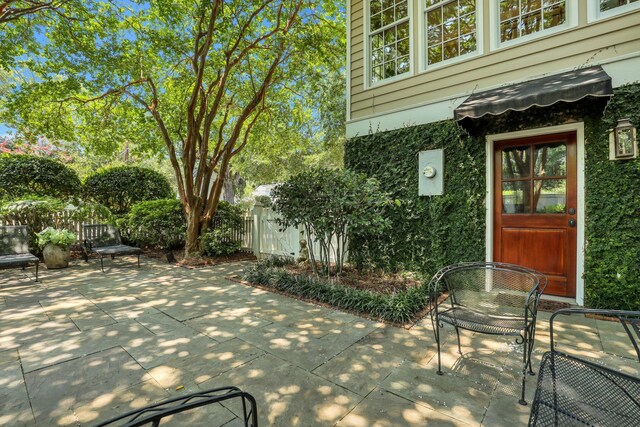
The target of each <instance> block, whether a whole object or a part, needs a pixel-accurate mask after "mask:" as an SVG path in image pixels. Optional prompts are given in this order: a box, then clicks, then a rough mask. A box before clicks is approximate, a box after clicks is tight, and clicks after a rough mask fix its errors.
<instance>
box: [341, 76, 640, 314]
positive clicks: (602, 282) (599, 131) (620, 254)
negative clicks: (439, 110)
mask: <svg viewBox="0 0 640 427" xmlns="http://www.w3.org/2000/svg"><path fill="white" fill-rule="evenodd" d="M614 93H615V94H614V96H613V97H612V99H611V100H610V101H609V103H608V104H606V100H605V99H592V98H586V99H584V100H582V101H580V102H576V103H557V104H555V105H553V106H551V107H547V108H538V107H533V108H530V109H528V110H526V111H524V112H508V113H505V114H503V115H501V116H498V117H493V116H487V117H485V118H483V119H481V120H476V121H474V122H473V123H467V124H465V129H463V128H462V127H460V126H458V125H457V124H456V123H454V122H453V121H443V122H437V123H430V124H427V125H421V126H413V127H406V128H402V129H398V130H395V131H389V132H379V133H375V134H370V135H365V136H361V137H356V138H352V139H350V140H349V141H348V143H347V145H346V149H345V163H346V166H347V167H348V168H351V169H353V170H356V171H358V172H363V173H366V174H368V175H369V176H372V177H375V178H377V179H378V180H379V181H380V182H381V184H382V186H383V188H384V189H385V190H386V191H388V192H389V193H390V194H391V196H392V198H394V199H397V202H396V203H395V204H394V205H392V206H390V207H388V208H387V215H388V218H389V219H390V220H391V224H392V225H391V229H390V230H389V232H388V233H386V234H385V235H384V236H382V237H357V238H354V239H352V240H351V254H350V257H351V260H352V261H354V262H356V263H357V264H360V265H362V266H374V267H379V268H383V269H389V270H417V271H422V272H424V273H426V274H428V275H430V274H433V273H434V272H435V271H437V270H438V269H439V268H440V267H442V266H444V265H447V264H452V263H456V262H461V261H477V260H482V259H484V257H485V192H486V184H485V176H486V175H485V172H486V171H485V169H486V168H485V161H486V153H485V142H484V141H485V136H486V135H488V134H494V133H502V132H513V131H516V130H523V129H531V128H540V127H546V126H554V125H559V124H562V123H567V122H576V121H582V122H584V123H585V139H586V144H585V174H586V176H585V182H586V183H585V185H586V213H585V215H586V240H587V248H586V259H585V277H584V278H585V288H586V289H585V291H586V301H585V304H586V305H587V306H590V307H602V308H620V309H640V159H634V160H626V161H618V162H614V161H611V160H609V132H608V129H611V128H613V127H615V125H616V123H617V120H618V119H621V118H629V119H630V120H631V122H632V123H634V124H635V125H636V126H638V127H640V84H635V85H627V86H624V87H621V88H618V89H616V90H615V91H614ZM605 105H606V107H605ZM603 111H604V116H603ZM436 148H442V149H444V152H445V176H444V185H445V190H444V194H443V195H442V196H432V197H424V196H423V197H420V196H418V170H417V169H418V167H417V164H418V162H417V153H418V152H419V151H423V150H430V149H436Z"/></svg>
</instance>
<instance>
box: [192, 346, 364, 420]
mask: <svg viewBox="0 0 640 427" xmlns="http://www.w3.org/2000/svg"><path fill="white" fill-rule="evenodd" d="M215 384H228V385H235V386H237V387H241V388H243V389H245V390H247V391H250V393H251V394H252V395H253V396H254V397H255V398H256V400H257V401H258V418H259V420H261V421H260V422H261V423H264V425H268V426H327V425H333V424H335V423H336V422H337V421H339V420H340V419H341V418H342V417H344V416H345V415H346V414H347V413H348V412H349V411H350V410H351V409H352V408H353V407H354V406H355V405H356V404H357V403H358V402H359V401H360V400H361V398H360V397H359V396H358V395H356V394H355V393H353V392H351V391H349V390H347V389H344V388H342V387H339V386H337V385H335V384H333V383H331V382H329V381H326V380H324V379H322V378H320V377H317V376H315V375H313V374H311V373H310V372H308V371H306V370H304V369H301V368H299V367H296V366H294V365H292V364H290V363H288V362H286V361H284V360H281V359H278V358H276V357H274V356H271V355H268V354H267V355H264V356H262V357H259V358H257V359H255V360H253V361H251V362H249V363H247V364H245V365H242V366H240V367H239V368H237V369H233V370H231V371H229V372H227V373H225V374H223V375H221V376H219V377H217V378H213V379H212V380H210V381H207V382H204V383H202V384H200V388H201V389H206V388H210V387H212V386H214V385H215ZM231 409H232V410H234V409H233V407H231Z"/></svg>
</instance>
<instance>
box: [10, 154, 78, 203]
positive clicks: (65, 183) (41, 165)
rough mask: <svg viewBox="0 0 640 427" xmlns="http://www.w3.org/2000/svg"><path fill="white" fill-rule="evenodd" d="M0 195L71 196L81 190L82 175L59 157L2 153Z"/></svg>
mask: <svg viewBox="0 0 640 427" xmlns="http://www.w3.org/2000/svg"><path fill="white" fill-rule="evenodd" d="M0 182H1V183H2V185H1V186H0V197H2V198H5V199H16V198H20V197H26V196H40V197H45V196H46V197H56V198H63V199H66V198H70V197H74V196H77V195H78V194H79V193H80V189H81V184H80V179H79V178H78V175H77V174H76V173H75V172H74V171H73V170H72V169H70V168H69V167H67V166H65V165H64V164H62V163H60V162H57V161H55V160H52V159H49V158H46V157H39V156H28V155H22V154H3V155H0Z"/></svg>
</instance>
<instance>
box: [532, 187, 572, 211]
mask: <svg viewBox="0 0 640 427" xmlns="http://www.w3.org/2000/svg"><path fill="white" fill-rule="evenodd" d="M533 191H534V194H533V201H534V203H535V206H536V213H544V214H564V213H565V212H566V209H567V180H566V179H541V180H535V181H534V184H533Z"/></svg>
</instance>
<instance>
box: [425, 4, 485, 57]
mask: <svg viewBox="0 0 640 427" xmlns="http://www.w3.org/2000/svg"><path fill="white" fill-rule="evenodd" d="M423 1H425V2H426V3H425V5H426V11H425V25H426V39H427V52H426V54H427V65H433V64H437V63H438V62H442V61H446V60H448V59H453V58H457V57H459V56H462V55H466V54H468V53H473V52H475V51H476V34H477V31H476V0H444V1H442V0H423Z"/></svg>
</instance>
